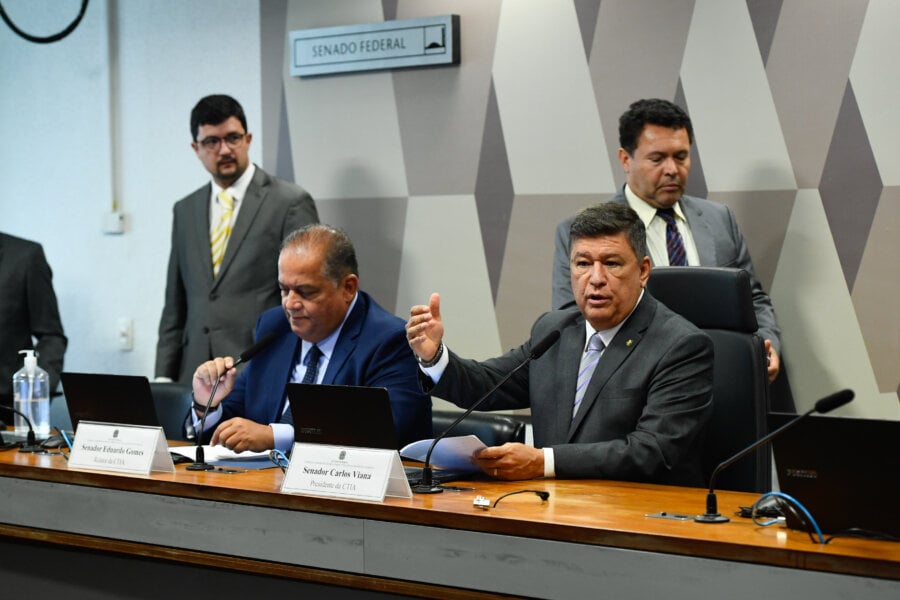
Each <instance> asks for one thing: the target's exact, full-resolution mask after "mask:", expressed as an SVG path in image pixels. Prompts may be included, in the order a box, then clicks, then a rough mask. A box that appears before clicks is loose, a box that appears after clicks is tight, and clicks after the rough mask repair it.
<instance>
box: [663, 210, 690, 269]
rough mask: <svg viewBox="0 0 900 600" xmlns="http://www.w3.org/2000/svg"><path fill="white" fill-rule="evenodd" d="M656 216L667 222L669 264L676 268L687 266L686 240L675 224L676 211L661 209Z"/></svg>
mask: <svg viewBox="0 0 900 600" xmlns="http://www.w3.org/2000/svg"><path fill="white" fill-rule="evenodd" d="M656 214H658V215H659V217H660V218H661V219H662V220H663V221H665V222H666V251H667V252H668V254H669V264H670V265H673V266H676V267H683V266H686V265H687V255H686V254H685V252H684V240H682V239H681V234H680V233H679V232H678V225H676V224H675V211H674V210H673V209H671V208H660V209H659V210H657V211H656Z"/></svg>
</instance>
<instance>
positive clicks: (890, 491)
mask: <svg viewBox="0 0 900 600" xmlns="http://www.w3.org/2000/svg"><path fill="white" fill-rule="evenodd" d="M795 416H796V415H784V414H770V415H769V426H770V430H774V429H775V428H776V427H780V426H781V425H783V424H785V423H787V422H788V421H789V420H790V419H792V418H794V417H795ZM772 450H773V453H774V457H775V468H776V472H777V474H778V483H779V487H780V488H781V491H782V492H784V493H786V494H789V495H790V496H793V497H794V498H796V499H797V500H798V501H799V502H800V503H801V504H803V506H805V507H806V508H807V510H809V512H810V514H811V515H812V517H813V518H814V519H815V520H816V522H817V523H818V524H819V526H820V527H821V528H822V531H823V532H825V533H837V532H839V531H842V530H844V529H848V528H851V527H858V528H862V529H869V530H872V531H880V532H885V533H889V534H892V535H895V536H900V519H898V518H897V513H896V510H897V502H898V501H900V421H881V420H874V419H854V418H844V417H825V416H820V417H807V418H806V419H804V420H802V421H800V422H799V423H797V425H795V426H794V427H792V428H791V429H788V430H787V431H786V432H784V433H783V434H781V435H780V436H778V437H776V438H775V439H774V440H772ZM788 514H789V515H790V512H789V511H788ZM787 521H788V526H789V527H792V528H795V529H798V528H802V526H801V525H800V524H799V523H798V522H797V520H796V519H794V518H792V516H788V519H787Z"/></svg>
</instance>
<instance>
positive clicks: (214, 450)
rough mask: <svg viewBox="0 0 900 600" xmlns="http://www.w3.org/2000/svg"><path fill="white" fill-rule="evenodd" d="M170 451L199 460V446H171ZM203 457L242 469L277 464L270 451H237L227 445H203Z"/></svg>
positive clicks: (265, 467)
mask: <svg viewBox="0 0 900 600" xmlns="http://www.w3.org/2000/svg"><path fill="white" fill-rule="evenodd" d="M169 452H174V453H175V454H180V455H182V456H186V457H188V458H189V459H191V460H197V446H169ZM203 457H204V458H205V459H206V462H208V463H209V464H211V465H223V466H228V467H234V468H241V469H268V468H270V467H274V466H275V464H274V463H273V462H272V461H271V460H269V453H268V452H250V451H249V450H246V451H244V452H235V451H233V450H229V449H228V448H226V447H225V446H218V445H217V446H203Z"/></svg>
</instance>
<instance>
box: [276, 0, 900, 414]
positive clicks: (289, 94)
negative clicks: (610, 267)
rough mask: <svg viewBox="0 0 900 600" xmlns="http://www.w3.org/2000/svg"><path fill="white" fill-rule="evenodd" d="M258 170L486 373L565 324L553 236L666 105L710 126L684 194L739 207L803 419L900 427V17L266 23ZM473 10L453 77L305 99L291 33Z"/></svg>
mask: <svg viewBox="0 0 900 600" xmlns="http://www.w3.org/2000/svg"><path fill="white" fill-rule="evenodd" d="M261 5H262V6H261V24H262V25H261V36H260V37H261V48H262V65H261V67H262V83H263V89H262V105H263V108H264V111H263V112H264V122H263V129H264V132H265V135H264V136H263V140H264V144H265V145H264V147H263V160H264V166H266V167H267V168H269V169H272V170H275V171H277V173H278V174H279V175H281V176H283V177H286V178H289V179H295V180H296V181H297V182H298V183H301V184H302V185H303V186H304V187H306V188H307V189H309V190H310V191H311V193H312V194H313V196H314V197H315V199H316V201H317V203H318V205H319V210H320V214H321V216H322V218H323V220H325V221H327V222H331V223H333V224H335V225H338V226H341V227H344V228H345V229H347V230H348V231H349V233H350V234H351V236H352V237H353V239H354V241H355V243H356V245H357V247H358V249H359V254H360V263H361V269H362V273H361V279H362V285H363V287H364V288H365V289H367V290H369V291H371V292H372V293H373V294H374V295H375V296H376V297H377V298H378V299H379V301H380V302H381V303H382V304H384V305H385V306H386V307H387V308H388V309H392V310H394V311H395V312H396V313H397V314H399V315H401V316H402V315H405V314H408V313H407V311H408V309H409V306H410V305H412V304H415V303H421V302H424V301H426V300H427V298H428V294H429V293H430V292H431V291H439V292H441V294H442V307H443V312H444V319H445V323H446V326H447V332H446V335H447V341H448V344H449V345H451V346H452V347H453V348H454V349H456V350H458V351H459V352H461V353H462V354H464V355H469V356H473V357H487V356H491V355H494V354H496V353H498V352H500V351H502V350H505V349H507V348H509V347H512V346H515V345H517V344H519V343H520V342H521V341H522V340H523V339H524V338H525V336H526V335H527V333H528V328H529V326H530V325H531V323H532V322H533V320H534V319H535V318H536V317H537V316H538V315H539V314H540V313H541V312H543V311H545V310H548V309H549V306H550V272H551V264H552V255H553V232H554V228H555V225H556V223H557V222H558V221H559V220H561V219H563V218H565V217H566V216H568V215H570V214H572V213H573V212H574V211H575V210H577V209H578V208H580V207H582V206H584V205H586V204H589V203H592V202H596V201H599V200H601V199H604V198H606V197H608V196H610V195H611V194H613V193H614V192H615V191H616V190H617V188H618V187H619V186H621V185H622V183H623V179H624V178H623V175H622V173H621V167H620V165H619V163H618V160H617V158H616V151H617V149H618V143H617V120H618V117H619V115H620V114H621V113H622V111H623V110H624V109H625V108H626V107H627V106H628V104H629V103H630V102H632V101H633V100H635V99H638V98H643V97H662V98H668V99H671V100H673V101H675V102H676V103H678V104H680V105H681V106H683V107H684V108H685V109H686V110H687V111H688V112H689V113H690V115H691V118H692V120H693V123H694V129H695V145H694V148H693V155H692V169H691V177H690V181H689V185H688V191H689V193H692V194H695V195H701V196H706V197H709V198H710V199H713V200H716V201H719V202H723V203H725V204H728V205H729V206H731V207H732V208H733V209H734V211H735V213H736V214H737V217H738V219H739V222H740V224H741V227H742V228H743V230H744V234H745V236H746V238H747V241H748V244H749V246H750V250H751V254H752V256H753V259H754V263H755V266H756V269H757V272H758V274H759V276H760V278H761V280H762V282H763V285H764V286H765V287H766V288H767V289H768V290H769V291H770V293H771V295H772V297H773V301H774V303H775V308H776V312H777V314H778V318H779V322H780V325H781V326H782V329H783V338H784V339H783V344H784V354H785V360H786V361H787V364H788V366H789V372H790V382H791V387H792V390H793V395H794V398H795V400H796V403H797V405H798V407H799V408H805V407H807V406H809V405H810V404H811V403H812V402H813V401H814V400H815V399H816V398H818V397H820V396H822V395H824V394H827V393H830V392H832V391H834V390H835V389H839V388H842V387H851V388H853V389H854V390H856V392H857V398H858V400H857V401H856V402H854V403H852V404H851V405H849V406H848V407H846V408H845V409H844V414H859V415H863V416H872V417H886V418H900V406H898V395H900V302H898V298H900V267H898V266H897V265H898V261H897V260H896V255H897V254H898V250H900V244H898V242H897V240H898V239H900V144H898V143H897V140H898V139H900V118H898V116H897V114H898V113H897V108H896V107H897V106H898V105H900V69H897V68H896V57H897V56H900V36H897V35H896V25H897V23H900V2H895V1H893V0H870V1H864V0H782V1H779V0H696V1H694V0H665V1H660V0H555V1H551V0H505V1H501V0H461V1H460V0H443V1H439V0H396V1H389V0H384V1H379V0H353V1H351V0H344V1H341V2H319V1H316V0H294V1H292V0H280V1H276V2H269V1H267V2H263V3H261ZM451 13H453V14H459V15H460V22H461V33H462V36H461V38H462V39H461V42H462V44H461V46H462V61H461V64H460V65H459V66H458V67H448V68H434V69H413V70H405V71H403V70H398V71H392V72H380V73H363V74H351V75H337V76H328V77H318V78H309V79H299V78H293V77H290V76H289V75H288V74H287V67H286V65H287V56H286V55H285V52H286V46H287V44H286V43H285V42H284V40H286V38H287V32H289V31H292V30H296V29H304V28H312V27H324V26H331V25H344V24H354V23H366V22H377V21H382V20H390V19H407V18H415V17H419V16H429V15H442V14H451Z"/></svg>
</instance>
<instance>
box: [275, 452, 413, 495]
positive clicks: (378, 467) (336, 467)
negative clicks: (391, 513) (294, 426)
mask: <svg viewBox="0 0 900 600" xmlns="http://www.w3.org/2000/svg"><path fill="white" fill-rule="evenodd" d="M281 491H282V492H285V493H290V494H311V495H314V496H329V497H334V498H347V499H349V500H369V501H375V502H384V497H385V496H392V497H395V498H410V497H412V490H410V488H409V482H408V481H407V480H406V474H405V473H404V471H403V464H402V463H401V462H400V454H399V453H398V452H397V451H396V450H380V449H376V448H354V447H345V446H330V445H328V444H301V443H296V444H294V449H293V450H292V451H291V464H290V466H289V467H288V470H287V473H286V474H285V476H284V481H283V482H282V485H281Z"/></svg>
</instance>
